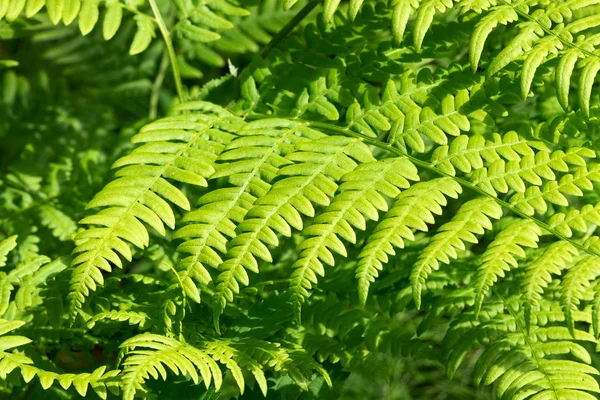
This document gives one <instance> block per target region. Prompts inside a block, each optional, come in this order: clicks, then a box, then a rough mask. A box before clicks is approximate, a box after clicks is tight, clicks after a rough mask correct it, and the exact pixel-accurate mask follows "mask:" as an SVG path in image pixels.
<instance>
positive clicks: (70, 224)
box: [39, 205, 77, 240]
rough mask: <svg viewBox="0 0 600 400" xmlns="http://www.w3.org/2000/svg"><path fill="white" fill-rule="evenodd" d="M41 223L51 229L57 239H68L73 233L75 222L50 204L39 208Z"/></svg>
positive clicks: (75, 227) (75, 226) (75, 228)
mask: <svg viewBox="0 0 600 400" xmlns="http://www.w3.org/2000/svg"><path fill="white" fill-rule="evenodd" d="M39 212H40V217H41V220H42V224H43V225H45V226H47V227H48V228H49V229H51V230H52V234H53V235H54V236H55V237H57V238H58V239H59V240H70V239H72V238H73V236H74V235H75V231H76V230H77V224H76V223H75V221H73V220H72V219H71V217H69V216H68V215H67V214H65V213H64V212H62V211H61V210H59V209H57V208H55V207H52V206H50V205H44V206H42V207H40V208H39Z"/></svg>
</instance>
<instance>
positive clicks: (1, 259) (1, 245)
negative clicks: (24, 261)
mask: <svg viewBox="0 0 600 400" xmlns="http://www.w3.org/2000/svg"><path fill="white" fill-rule="evenodd" d="M15 247H17V235H12V236H9V237H7V238H6V239H4V240H3V241H1V242H0V267H4V266H5V265H6V256H7V255H8V253H10V252H11V251H12V250H13V249H14V248H15Z"/></svg>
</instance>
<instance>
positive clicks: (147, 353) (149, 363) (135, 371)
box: [121, 333, 243, 400]
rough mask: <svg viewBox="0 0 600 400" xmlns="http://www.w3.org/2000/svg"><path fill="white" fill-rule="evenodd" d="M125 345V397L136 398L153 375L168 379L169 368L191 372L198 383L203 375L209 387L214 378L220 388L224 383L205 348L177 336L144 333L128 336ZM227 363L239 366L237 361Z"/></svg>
mask: <svg viewBox="0 0 600 400" xmlns="http://www.w3.org/2000/svg"><path fill="white" fill-rule="evenodd" d="M121 348H122V349H124V350H125V352H126V353H125V358H124V360H123V363H122V364H123V367H124V368H123V386H122V389H123V398H124V399H129V400H131V399H133V398H134V396H135V394H136V393H137V392H138V391H140V390H143V387H142V384H143V383H144V382H145V381H146V380H147V379H149V378H150V377H152V378H154V379H158V378H159V377H161V378H162V379H163V380H166V379H167V369H166V368H168V369H170V370H171V371H172V372H173V373H175V374H177V375H178V374H179V373H181V374H185V375H189V376H190V378H191V379H192V381H193V382H194V383H195V384H198V382H199V378H200V379H202V381H203V382H204V385H205V386H206V388H207V389H208V388H209V387H210V385H211V383H213V382H214V386H215V388H216V389H217V390H218V389H219V388H220V387H221V385H222V383H223V375H222V373H221V370H220V368H219V366H218V364H217V363H216V361H215V360H214V359H213V357H212V356H211V355H209V354H208V353H207V352H206V350H205V349H202V350H201V349H198V348H196V347H194V346H191V345H189V344H187V343H183V342H180V341H178V340H176V339H172V338H168V337H164V336H160V335H155V334H151V333H143V334H141V335H137V336H134V337H132V338H130V339H127V340H126V341H125V342H123V343H122V344H121ZM223 360H225V359H223ZM227 366H228V367H231V368H234V369H236V371H237V370H239V367H237V364H235V363H230V364H229V365H227ZM165 367H166V368H165ZM198 372H199V373H200V374H198ZM241 390H242V391H243V387H242V388H241Z"/></svg>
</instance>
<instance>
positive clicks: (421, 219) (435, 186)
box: [356, 178, 462, 305]
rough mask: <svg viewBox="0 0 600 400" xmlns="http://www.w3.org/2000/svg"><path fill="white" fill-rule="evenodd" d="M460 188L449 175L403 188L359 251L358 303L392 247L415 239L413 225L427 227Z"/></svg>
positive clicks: (455, 196) (366, 292)
mask: <svg viewBox="0 0 600 400" xmlns="http://www.w3.org/2000/svg"><path fill="white" fill-rule="evenodd" d="M461 191H462V188H461V187H460V185H459V184H458V183H456V182H455V181H453V180H452V179H449V178H438V179H432V180H431V181H427V182H422V183H417V184H416V185H413V186H411V187H410V188H409V189H407V190H405V191H403V192H402V193H401V194H400V195H399V196H398V198H397V199H396V200H395V201H394V203H393V204H392V206H391V208H390V210H389V211H388V212H387V213H386V214H385V216H384V218H383V220H382V221H381V222H380V223H379V224H377V226H376V227H375V230H374V231H373V233H372V234H371V235H370V236H369V238H368V239H367V243H366V245H365V246H364V247H363V249H362V250H361V252H360V254H359V255H358V265H357V268H356V278H357V279H358V288H359V289H358V297H359V302H360V304H362V305H364V304H365V303H366V301H367V295H368V293H369V286H370V285H371V283H372V282H374V281H375V279H376V278H377V276H378V275H379V271H381V270H383V263H387V262H388V255H391V256H393V255H395V254H396V252H395V250H394V247H397V248H400V249H402V248H404V241H405V240H414V234H413V232H412V229H416V230H421V231H425V232H426V231H427V230H428V227H427V225H426V224H427V223H430V224H431V223H434V222H435V218H434V214H437V215H440V214H441V213H442V207H443V206H445V205H446V204H447V200H446V197H450V198H457V197H458V194H459V193H461Z"/></svg>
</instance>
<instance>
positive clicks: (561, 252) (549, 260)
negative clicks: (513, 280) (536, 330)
mask: <svg viewBox="0 0 600 400" xmlns="http://www.w3.org/2000/svg"><path fill="white" fill-rule="evenodd" d="M578 254H579V252H578V251H577V249H576V248H575V247H573V245H571V244H570V243H569V242H565V241H560V242H556V243H553V244H551V245H549V246H548V247H546V249H545V250H544V253H543V254H542V255H541V256H539V257H538V258H536V259H535V260H534V261H533V262H532V263H531V264H529V265H528V266H527V268H526V270H525V274H524V276H523V278H522V283H521V290H522V292H523V293H524V296H525V299H524V305H523V307H524V313H525V325H526V327H527V329H528V330H529V327H530V324H531V318H532V313H533V312H534V311H536V310H537V309H538V307H539V303H540V301H541V299H542V295H543V293H544V290H545V288H547V287H548V285H549V284H550V282H551V280H552V275H551V274H555V275H560V274H561V273H562V271H563V270H564V269H567V268H568V267H569V266H570V265H571V263H572V262H573V257H576V256H577V255H578Z"/></svg>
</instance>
